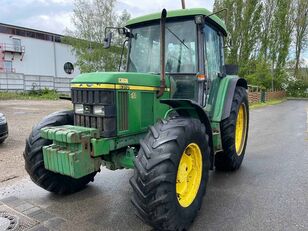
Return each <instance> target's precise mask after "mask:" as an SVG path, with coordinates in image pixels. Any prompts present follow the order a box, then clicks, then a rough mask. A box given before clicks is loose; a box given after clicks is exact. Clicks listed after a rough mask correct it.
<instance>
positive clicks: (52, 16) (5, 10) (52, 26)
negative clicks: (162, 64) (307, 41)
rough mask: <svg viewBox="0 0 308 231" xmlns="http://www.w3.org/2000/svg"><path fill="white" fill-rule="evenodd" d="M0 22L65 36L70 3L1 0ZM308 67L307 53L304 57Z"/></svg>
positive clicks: (143, 10) (163, 0) (146, 7)
mask: <svg viewBox="0 0 308 231" xmlns="http://www.w3.org/2000/svg"><path fill="white" fill-rule="evenodd" d="M213 3H214V0H186V7H187V8H193V7H204V8H207V9H208V10H212V9H213ZM0 4H1V7H0V22H1V23H7V24H12V25H16V26H23V27H28V28H33V29H38V30H42V31H48V32H53V33H57V34H64V31H65V29H66V28H69V29H71V30H72V29H74V28H73V25H72V23H71V16H72V14H73V7H74V4H73V0H0ZM163 8H166V9H167V10H171V9H179V8H181V1H180V0H118V1H117V5H116V10H117V11H123V10H124V9H126V10H127V11H128V12H129V13H130V14H131V16H132V17H137V16H140V15H144V14H148V13H153V12H159V11H161V10H162V9H163ZM303 58H304V59H305V65H308V50H306V51H305V53H304V54H303Z"/></svg>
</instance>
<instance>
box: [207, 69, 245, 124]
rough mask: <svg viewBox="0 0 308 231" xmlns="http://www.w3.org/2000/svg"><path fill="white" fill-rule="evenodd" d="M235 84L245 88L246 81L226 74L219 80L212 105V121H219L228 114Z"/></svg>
mask: <svg viewBox="0 0 308 231" xmlns="http://www.w3.org/2000/svg"><path fill="white" fill-rule="evenodd" d="M236 86H240V87H244V88H245V89H247V81H246V80H245V79H243V78H239V77H238V76H234V75H232V76H230V75H229V76H226V77H225V78H223V79H222V80H221V82H220V86H219V89H218V94H217V97H216V101H215V102H216V103H215V105H214V111H213V117H212V121H214V122H220V121H222V120H224V119H226V118H228V117H229V116H230V111H231V106H232V101H233V96H234V91H235V88H236Z"/></svg>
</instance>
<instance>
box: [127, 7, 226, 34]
mask: <svg viewBox="0 0 308 231" xmlns="http://www.w3.org/2000/svg"><path fill="white" fill-rule="evenodd" d="M211 14H212V12H210V11H209V10H207V9H205V8H191V9H180V10H170V11H168V13H167V18H174V17H183V16H195V15H204V16H209V15H211ZM160 17H161V12H157V13H153V14H148V15H144V16H140V17H137V18H133V19H131V20H129V21H128V22H127V23H126V25H127V26H131V25H134V24H139V23H143V22H149V21H154V20H159V19H160ZM209 19H211V21H212V22H214V23H215V24H217V25H218V26H219V27H220V29H222V30H223V32H224V33H225V34H227V28H226V25H225V23H224V21H222V20H221V19H220V18H219V17H217V16H216V15H211V16H209Z"/></svg>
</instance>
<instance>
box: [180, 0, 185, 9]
mask: <svg viewBox="0 0 308 231" xmlns="http://www.w3.org/2000/svg"><path fill="white" fill-rule="evenodd" d="M181 1H182V9H185V0H181Z"/></svg>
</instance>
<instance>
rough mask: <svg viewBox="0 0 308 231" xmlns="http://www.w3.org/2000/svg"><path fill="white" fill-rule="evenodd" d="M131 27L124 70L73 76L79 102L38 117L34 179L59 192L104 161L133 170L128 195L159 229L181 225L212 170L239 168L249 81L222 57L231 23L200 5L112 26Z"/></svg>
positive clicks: (32, 140) (30, 166)
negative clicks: (40, 118) (43, 116)
mask: <svg viewBox="0 0 308 231" xmlns="http://www.w3.org/2000/svg"><path fill="white" fill-rule="evenodd" d="M114 29H116V31H118V32H119V33H120V34H122V35H124V36H126V40H127V41H128V43H127V47H128V49H127V50H128V52H127V53H128V55H127V63H126V65H125V66H126V71H125V72H95V73H85V74H81V75H79V76H77V77H76V78H75V79H73V80H72V82H71V101H72V104H73V107H74V109H73V110H72V111H63V112H56V113H53V114H51V115H49V116H47V117H46V118H44V119H43V120H42V121H41V122H40V123H39V124H38V125H36V126H35V127H34V128H33V130H32V133H31V134H30V137H29V138H28V140H27V143H26V148H25V151H24V158H25V167H26V170H27V172H28V173H29V175H30V176H31V179H32V180H33V182H34V183H36V184H37V185H39V186H40V187H42V188H44V189H46V190H48V191H50V192H53V193H56V194H69V193H74V192H76V191H78V190H80V189H82V188H84V187H85V185H86V184H88V183H89V182H90V181H93V180H94V176H95V175H96V174H97V173H98V172H99V171H100V168H101V166H105V167H106V168H108V169H111V170H116V169H123V168H132V169H134V175H133V177H132V178H131V179H130V184H131V186H132V188H133V195H132V203H133V205H134V206H135V207H136V209H137V211H138V214H139V216H140V217H141V218H142V219H143V220H144V221H145V222H146V223H148V224H150V225H151V226H153V227H154V228H155V229H158V230H185V229H187V228H188V227H189V225H190V224H191V223H192V221H193V220H194V218H195V217H196V214H197V212H198V210H199V209H200V207H201V204H202V200H203V196H204V194H205V191H206V185H207V181H208V177H209V170H212V169H217V170H222V171H232V170H236V169H238V168H239V167H240V166H241V163H242V161H243V158H244V154H245V148H246V143H247V134H248V120H249V112H248V101H247V92H246V89H247V82H246V81H245V80H244V79H242V78H239V77H238V76H236V68H234V66H232V65H225V64H224V38H225V36H227V30H226V27H225V24H224V23H223V21H222V20H220V19H219V18H218V17H217V16H216V15H215V14H212V13H211V12H209V11H208V10H206V9H203V8H194V9H180V10H174V11H169V12H168V13H167V11H166V10H165V9H164V10H163V11H162V12H161V13H154V14H150V15H146V16H142V17H138V18H135V19H132V20H129V21H128V22H127V24H126V26H125V27H124V28H107V29H106V31H107V32H108V30H109V32H108V33H107V32H106V39H105V47H106V48H108V47H110V44H111V40H112V32H113V33H115V30H114Z"/></svg>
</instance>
